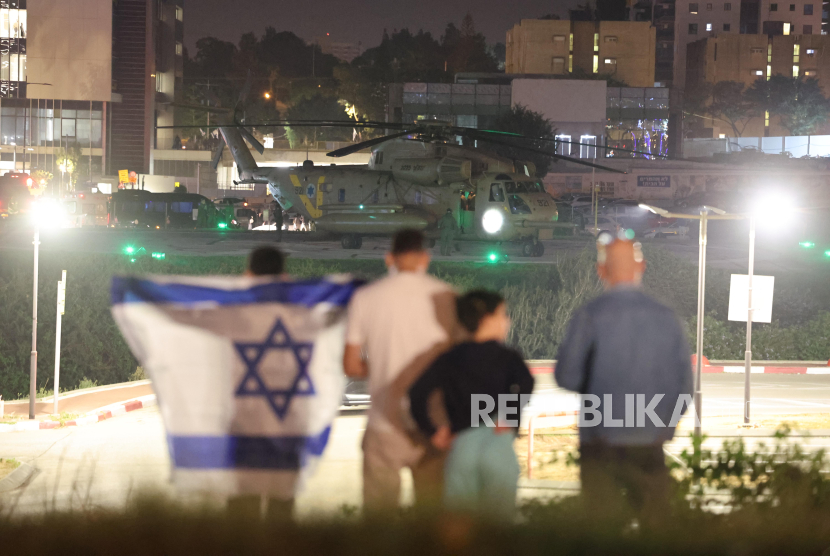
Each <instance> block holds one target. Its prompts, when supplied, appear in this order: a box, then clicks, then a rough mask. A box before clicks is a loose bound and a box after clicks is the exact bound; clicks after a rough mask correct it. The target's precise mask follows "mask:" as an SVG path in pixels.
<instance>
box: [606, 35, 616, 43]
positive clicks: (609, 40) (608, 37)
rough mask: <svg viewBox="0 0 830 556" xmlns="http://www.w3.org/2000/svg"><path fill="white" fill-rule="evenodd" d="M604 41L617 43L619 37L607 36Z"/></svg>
mask: <svg viewBox="0 0 830 556" xmlns="http://www.w3.org/2000/svg"><path fill="white" fill-rule="evenodd" d="M603 40H604V41H605V42H617V37H616V36H615V35H605V38H604V39H603Z"/></svg>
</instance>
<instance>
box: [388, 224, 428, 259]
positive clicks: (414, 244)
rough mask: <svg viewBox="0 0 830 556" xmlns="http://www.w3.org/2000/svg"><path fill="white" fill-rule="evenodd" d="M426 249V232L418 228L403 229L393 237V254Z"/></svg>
mask: <svg viewBox="0 0 830 556" xmlns="http://www.w3.org/2000/svg"><path fill="white" fill-rule="evenodd" d="M423 250H424V234H423V233H421V232H420V231H418V230H410V229H407V230H401V231H399V232H398V233H396V234H395V236H394V237H393V238H392V254H393V255H395V256H397V255H403V254H404V253H416V252H420V251H423Z"/></svg>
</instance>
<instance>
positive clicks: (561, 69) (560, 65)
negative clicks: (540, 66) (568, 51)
mask: <svg viewBox="0 0 830 556" xmlns="http://www.w3.org/2000/svg"><path fill="white" fill-rule="evenodd" d="M551 70H552V71H553V73H554V74H557V75H558V74H561V73H565V58H554V59H553V62H552V64H551Z"/></svg>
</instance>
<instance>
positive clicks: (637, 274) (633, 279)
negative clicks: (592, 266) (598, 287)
mask: <svg viewBox="0 0 830 556" xmlns="http://www.w3.org/2000/svg"><path fill="white" fill-rule="evenodd" d="M645 266H646V262H645V258H644V257H643V251H642V247H641V246H640V243H639V242H633V241H630V240H627V239H614V240H612V241H610V242H609V243H607V244H603V243H597V274H598V275H599V277H600V279H601V280H602V281H603V282H605V284H606V285H607V286H608V287H613V286H616V285H620V284H630V285H639V284H640V283H641V282H642V279H643V272H644V271H645Z"/></svg>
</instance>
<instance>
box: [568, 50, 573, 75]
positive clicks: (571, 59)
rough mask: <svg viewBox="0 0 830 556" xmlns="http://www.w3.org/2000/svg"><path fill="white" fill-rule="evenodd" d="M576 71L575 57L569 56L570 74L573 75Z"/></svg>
mask: <svg viewBox="0 0 830 556" xmlns="http://www.w3.org/2000/svg"><path fill="white" fill-rule="evenodd" d="M573 71H574V55H573V54H569V55H568V73H573Z"/></svg>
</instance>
